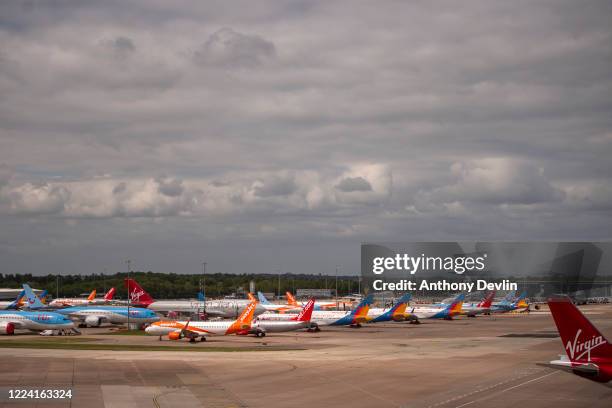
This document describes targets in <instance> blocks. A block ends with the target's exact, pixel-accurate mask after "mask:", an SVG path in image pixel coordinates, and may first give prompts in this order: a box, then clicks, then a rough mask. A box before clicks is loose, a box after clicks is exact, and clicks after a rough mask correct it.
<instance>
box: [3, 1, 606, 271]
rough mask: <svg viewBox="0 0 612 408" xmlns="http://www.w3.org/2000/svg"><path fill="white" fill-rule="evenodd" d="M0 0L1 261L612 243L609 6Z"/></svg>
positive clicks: (196, 259)
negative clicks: (406, 244)
mask: <svg viewBox="0 0 612 408" xmlns="http://www.w3.org/2000/svg"><path fill="white" fill-rule="evenodd" d="M83 3H86V2H83V1H40V2H37V1H27V2H25V1H22V2H20V1H9V2H2V3H1V4H0V273H34V274H42V273H58V272H59V273H91V272H102V271H103V270H104V269H105V268H106V269H107V270H108V271H109V272H114V271H118V270H124V269H125V265H124V261H125V260H126V259H128V258H129V259H132V261H133V266H134V269H137V270H153V271H173V272H179V273H189V272H198V271H199V270H200V269H201V266H200V265H201V262H202V261H203V260H205V261H207V262H208V271H209V272H232V273H240V272H275V271H276V270H277V269H281V270H283V271H290V272H294V273H333V270H334V268H335V266H336V265H341V268H342V272H343V273H345V274H356V273H358V269H359V259H360V258H359V246H360V243H361V242H364V241H367V242H376V241H407V240H411V241H412V240H464V241H465V240H472V239H491V240H534V239H545V240H585V239H587V240H605V239H610V238H611V236H612V233H611V231H612V217H611V216H612V177H611V176H612V3H610V2H609V1H600V2H598V1H587V2H578V1H559V0H552V1H512V2H507V1H489V0H487V1H468V2H461V4H458V3H457V2H456V1H448V2H442V1H434V2H432V1H410V2H404V1H397V2H391V1H390V2H373V1H363V2H358V1H346V2H342V1H334V2H330V1H321V2H317V1H310V0H309V1H293V2H279V1H268V2H265V1H261V2H257V5H256V6H254V5H253V2H251V1H245V2H242V3H240V2H227V1H218V2H212V1H200V0H194V1H171V2H170V1H150V0H147V1H145V0H142V1H125V0H121V1H97V2H90V3H91V4H89V5H85V4H83Z"/></svg>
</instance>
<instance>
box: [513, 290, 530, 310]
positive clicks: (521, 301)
mask: <svg viewBox="0 0 612 408" xmlns="http://www.w3.org/2000/svg"><path fill="white" fill-rule="evenodd" d="M514 306H515V307H516V308H517V309H518V308H522V307H527V306H529V304H528V303H527V291H526V290H524V291H523V292H522V293H521V294H520V295H519V297H518V298H517V299H516V301H515V302H514Z"/></svg>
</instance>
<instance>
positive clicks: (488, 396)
mask: <svg viewBox="0 0 612 408" xmlns="http://www.w3.org/2000/svg"><path fill="white" fill-rule="evenodd" d="M557 373H558V371H553V372H550V373H548V374H544V375H542V376H540V377H537V378H533V379H531V380H529V381H525V382H523V383H520V384H517V385H515V386H512V387H509V388H506V389H504V390H501V391H499V392H496V393H494V394H490V395H487V396H485V397H482V398H479V399H475V400H473V401H470V402H466V403H465V404H461V405H458V406H456V407H455V408H461V407H465V406H466V405H470V404H473V403H474V402H477V401H482V400H485V399H488V398H492V397H494V396H496V395H499V394H503V393H504V392H506V391H510V390H513V389H515V388H518V387H522V386H523V385H525V384H529V383H532V382H534V381H538V380H541V379H542V378H546V377H549V376H551V375H553V374H557Z"/></svg>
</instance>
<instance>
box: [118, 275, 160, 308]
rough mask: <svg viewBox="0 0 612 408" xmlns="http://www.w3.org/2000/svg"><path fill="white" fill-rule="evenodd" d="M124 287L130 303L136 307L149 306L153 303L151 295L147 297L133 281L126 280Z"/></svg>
mask: <svg viewBox="0 0 612 408" xmlns="http://www.w3.org/2000/svg"><path fill="white" fill-rule="evenodd" d="M125 286H126V287H127V289H128V294H129V296H130V301H131V302H132V303H135V304H137V305H144V306H147V305H150V304H151V303H153V302H154V300H153V298H152V297H151V295H149V294H148V293H147V292H145V290H144V289H143V288H141V287H140V285H139V284H138V283H137V282H136V281H135V280H134V279H126V280H125Z"/></svg>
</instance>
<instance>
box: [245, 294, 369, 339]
mask: <svg viewBox="0 0 612 408" xmlns="http://www.w3.org/2000/svg"><path fill="white" fill-rule="evenodd" d="M372 299H373V297H372V295H369V296H367V297H366V298H364V299H363V300H362V301H361V303H359V305H357V307H356V308H355V309H354V310H353V311H349V312H344V311H341V310H314V311H313V312H312V317H311V319H310V324H311V327H313V328H315V330H317V331H318V330H319V326H351V327H360V324H361V323H364V322H366V321H367V320H368V318H367V315H368V311H369V309H370V305H371V304H372ZM294 317H295V314H290V313H272V312H266V313H263V314H261V315H259V316H257V320H259V321H288V320H291V319H293V318H294Z"/></svg>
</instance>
